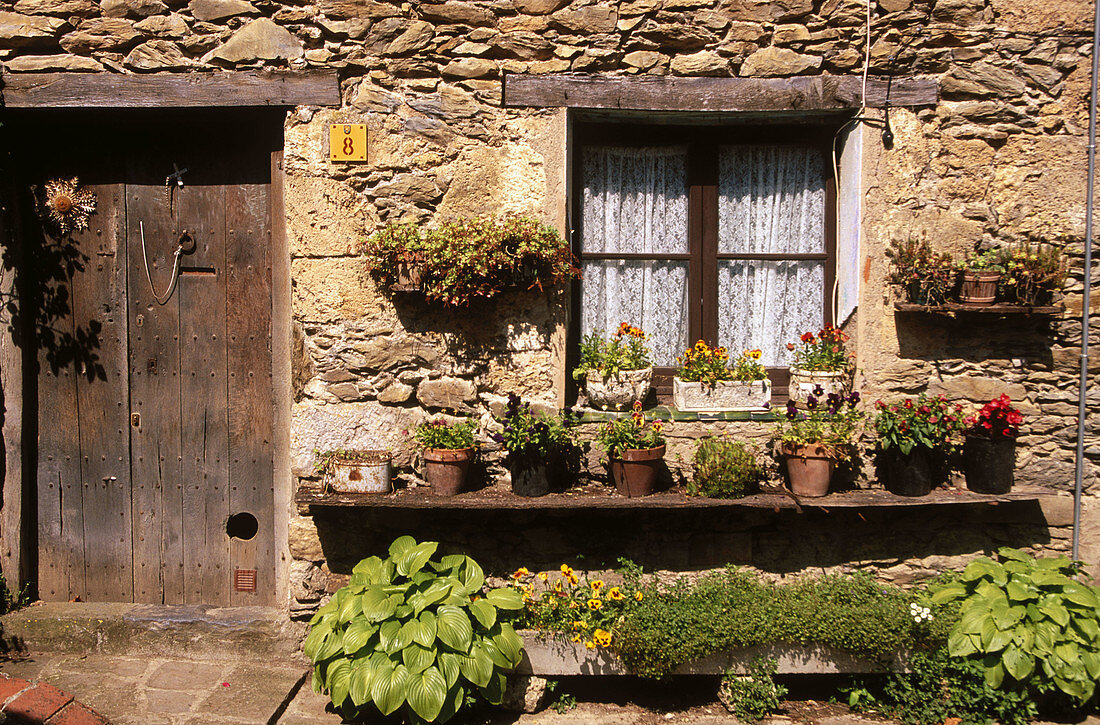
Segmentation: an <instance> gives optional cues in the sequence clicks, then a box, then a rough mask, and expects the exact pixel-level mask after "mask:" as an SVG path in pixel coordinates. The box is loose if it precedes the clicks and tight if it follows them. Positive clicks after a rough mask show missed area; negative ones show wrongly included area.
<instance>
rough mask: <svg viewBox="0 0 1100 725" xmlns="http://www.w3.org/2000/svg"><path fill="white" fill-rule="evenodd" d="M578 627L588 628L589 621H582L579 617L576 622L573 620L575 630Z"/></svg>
mask: <svg viewBox="0 0 1100 725" xmlns="http://www.w3.org/2000/svg"><path fill="white" fill-rule="evenodd" d="M578 629H588V622H582V621H581V620H579V619H578V620H577V621H576V622H573V631H574V632H575V631H577V630H578Z"/></svg>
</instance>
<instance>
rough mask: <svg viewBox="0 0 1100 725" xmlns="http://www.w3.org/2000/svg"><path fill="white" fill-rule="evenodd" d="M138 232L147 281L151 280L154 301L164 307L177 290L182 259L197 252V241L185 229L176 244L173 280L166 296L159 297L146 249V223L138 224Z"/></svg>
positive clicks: (150, 289)
mask: <svg viewBox="0 0 1100 725" xmlns="http://www.w3.org/2000/svg"><path fill="white" fill-rule="evenodd" d="M138 231H139V232H140V233H141V259H142V261H143V262H145V279H147V280H149V291H150V292H152V293H153V299H155V300H156V301H157V304H158V305H163V304H165V303H166V302H168V300H169V299H171V297H172V291H173V290H175V289H176V282H177V281H178V280H179V278H180V257H182V256H183V255H184V254H190V253H191V252H193V251H195V240H194V238H193V237H192V236H191V235H190V234H188V233H187V230H186V229H184V230H183V233H182V234H180V236H179V241H178V242H176V252H175V260H174V261H173V262H172V279H171V281H170V282H169V283H168V289H167V290H165V292H164V294H162V295H158V294H157V288H156V287H155V286H154V285H153V273H152V271H151V270H150V269H149V253H148V251H146V248H145V222H142V221H139V222H138Z"/></svg>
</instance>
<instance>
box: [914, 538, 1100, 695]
mask: <svg viewBox="0 0 1100 725" xmlns="http://www.w3.org/2000/svg"><path fill="white" fill-rule="evenodd" d="M997 553H998V555H999V558H1000V561H999V562H998V561H994V560H993V559H990V558H988V557H983V558H981V559H978V560H976V561H973V562H971V563H970V565H969V566H967V567H966V569H965V570H964V571H963V573H962V574H961V575H960V576H959V578H958V581H956V582H953V583H949V584H944V585H941V586H939V587H937V588H936V590H935V591H934V593H933V596H932V601H933V602H935V603H939V604H944V603H953V602H958V603H959V604H960V608H959V619H958V622H957V624H956V625H955V626H954V627H953V628H952V629H951V633H950V637H949V638H948V640H947V647H948V652H950V654H951V655H952V656H953V657H967V658H972V659H975V660H979V661H980V662H981V665H982V668H983V670H984V673H985V680H986V682H987V683H988V684H989V686H990V687H995V688H999V689H1002V690H1011V689H1017V688H1023V689H1029V690H1031V691H1033V692H1037V693H1046V692H1052V691H1055V690H1057V691H1060V692H1062V693H1064V694H1065V695H1067V696H1069V697H1070V698H1072V699H1073V700H1074V701H1076V702H1077V703H1084V702H1086V701H1087V700H1088V699H1089V698H1091V697H1092V695H1093V693H1094V691H1095V689H1096V681H1097V679H1100V589H1097V588H1096V587H1093V586H1089V585H1087V584H1082V583H1081V582H1078V581H1075V580H1074V579H1073V578H1072V577H1074V576H1076V575H1077V574H1078V573H1079V572H1080V563H1078V562H1071V561H1070V560H1069V559H1068V558H1067V557H1065V556H1059V557H1054V558H1044V559H1035V558H1033V557H1031V556H1029V555H1028V554H1025V553H1023V552H1022V551H1019V550H1017V549H1011V548H1008V547H1003V548H1001V549H999V550H998V552H997Z"/></svg>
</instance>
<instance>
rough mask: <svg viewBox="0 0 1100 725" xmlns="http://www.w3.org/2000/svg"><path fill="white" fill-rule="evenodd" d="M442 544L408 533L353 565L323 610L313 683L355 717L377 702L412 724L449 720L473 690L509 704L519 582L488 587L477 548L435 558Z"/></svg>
mask: <svg viewBox="0 0 1100 725" xmlns="http://www.w3.org/2000/svg"><path fill="white" fill-rule="evenodd" d="M438 546H439V545H438V544H437V543H435V542H424V543H417V542H416V541H415V540H414V539H413V538H412V537H410V536H402V537H401V538H399V539H397V540H396V541H394V542H393V544H391V545H390V550H389V556H388V557H387V558H385V559H380V558H379V557H377V556H372V557H370V558H368V559H364V560H363V561H361V562H359V563H358V564H356V565H355V568H354V569H352V576H351V581H350V582H348V585H347V586H345V587H343V588H342V589H340V590H339V591H337V592H336V594H335V595H334V596H333V597H332V599H331V600H330V601H329V602H328V603H327V604H325V605H324V606H323V607H321V609H320V610H318V612H317V614H316V615H314V617H313V619H312V620H311V622H310V625H311V627H310V632H309V635H308V636H307V637H306V640H305V643H304V645H303V649H304V650H305V653H306V655H307V656H308V657H309V658H310V659H311V660H312V661H313V663H314V669H313V688H314V690H316V691H317V692H324V693H328V695H329V696H330V697H331V698H332V702H333V704H334V705H335V706H336V707H337V708H338V709H339V710H340V711H341V713H343V714H344V715H345V716H346V717H351V716H354V715H357V714H361V712H362V711H363V710H368V711H369V709H370V708H371V707H373V708H374V709H377V710H378V712H380V713H382V714H383V715H390V714H392V713H395V712H397V711H398V710H401V714H402V715H403V716H404V717H405V719H406V720H407V721H408V722H410V723H425V722H446V721H447V720H450V719H451V718H452V717H454V715H455V713H457V712H458V711H459V710H460V709H461V708H462V707H463V705H464V704H465V703H466V702H467V699H468V697H470V696H473V697H474V698H476V697H477V696H480V697H482V698H484V699H485V700H487V701H489V702H490V703H492V704H500V702H501V699H502V698H503V695H504V686H505V681H506V677H507V673H508V672H510V671H511V670H513V669H515V667H516V665H517V664H519V661H520V657H521V656H522V651H523V641H522V640H521V639H520V637H519V635H518V634H516V631H515V630H514V629H513V628H512V626H511V625H510V624H508V622H507V621H506V620H508V619H509V618H511V617H512V616H514V615H515V614H517V613H518V612H519V610H522V609H523V600H522V595H521V594H520V592H518V591H516V590H515V589H486V586H485V576H484V574H483V573H482V570H481V567H480V566H478V564H477V562H475V561H474V560H473V559H471V558H470V557H468V556H463V555H451V556H444V557H441V558H439V559H433V558H432V557H433V556H434V555H435V552H436V549H437V547H438Z"/></svg>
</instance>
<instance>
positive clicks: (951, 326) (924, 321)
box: [894, 312, 1058, 369]
mask: <svg viewBox="0 0 1100 725" xmlns="http://www.w3.org/2000/svg"><path fill="white" fill-rule="evenodd" d="M894 321H895V325H896V327H897V336H898V346H899V353H898V354H899V357H901V358H909V359H918V360H925V361H928V362H931V363H933V364H935V363H939V362H941V361H944V360H964V361H967V362H974V363H983V362H985V361H987V360H991V359H1001V360H1010V359H1013V358H1016V359H1021V360H1025V361H1027V363H1028V365H1029V366H1035V365H1040V366H1043V365H1045V366H1047V368H1048V369H1049V368H1050V366H1051V365H1052V364H1053V362H1054V361H1053V357H1052V355H1051V345H1052V344H1053V343H1054V341H1055V339H1056V338H1057V337H1058V332H1057V330H1056V324H1057V323H1056V322H1055V321H1053V320H1051V319H1050V318H1048V317H1043V316H1037V317H1028V316H1025V315H1013V316H1011V317H1007V318H1001V317H998V316H997V315H990V314H984V313H973V314H967V313H958V317H946V316H942V315H930V314H924V313H915V312H897V313H895V315H894Z"/></svg>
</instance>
